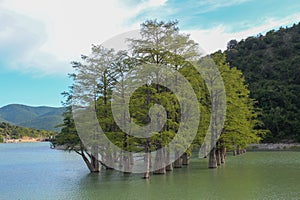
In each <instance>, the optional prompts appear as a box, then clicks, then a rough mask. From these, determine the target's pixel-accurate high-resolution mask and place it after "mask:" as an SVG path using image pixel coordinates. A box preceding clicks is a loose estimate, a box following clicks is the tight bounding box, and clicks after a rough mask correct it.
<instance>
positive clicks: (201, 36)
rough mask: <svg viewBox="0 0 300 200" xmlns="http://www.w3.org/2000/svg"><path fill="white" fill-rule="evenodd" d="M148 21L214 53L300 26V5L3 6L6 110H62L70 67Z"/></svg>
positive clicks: (1, 98)
mask: <svg viewBox="0 0 300 200" xmlns="http://www.w3.org/2000/svg"><path fill="white" fill-rule="evenodd" d="M146 19H158V20H175V19H177V20H178V21H179V27H180V29H181V30H182V31H183V32H187V33H190V34H191V37H192V38H193V39H195V40H196V41H197V42H198V43H199V44H200V46H201V47H202V48H203V49H204V50H205V51H206V52H208V53H211V52H214V51H216V50H218V49H222V50H224V49H225V47H226V43H227V42H228V41H229V40H230V39H238V40H240V39H243V38H246V37H248V36H253V35H257V34H259V33H265V32H266V31H268V30H271V29H277V28H279V27H280V26H283V27H285V26H291V25H292V24H293V23H298V22H299V21H300V2H299V1H298V0H285V1H282V0H263V1H262V0H190V1H180V0H112V1H99V0H87V1H80V0H40V1H37V0H26V1H24V0H0V83H1V85H0V91H1V95H0V107H2V106H4V105H7V104H11V103H22V104H27V105H33V106H38V105H49V106H61V103H60V102H61V101H62V100H63V98H62V96H61V95H60V93H61V92H62V91H64V90H67V89H68V86H69V85H70V84H71V81H70V80H69V79H68V76H67V74H68V73H70V72H71V70H72V69H71V66H70V61H72V60H79V58H80V55H81V54H89V49H90V47H91V44H101V43H103V42H104V41H106V40H108V39H110V38H111V37H112V36H114V35H117V34H120V33H123V32H125V31H129V30H135V29H138V28H139V24H140V23H142V22H143V21H145V20H146Z"/></svg>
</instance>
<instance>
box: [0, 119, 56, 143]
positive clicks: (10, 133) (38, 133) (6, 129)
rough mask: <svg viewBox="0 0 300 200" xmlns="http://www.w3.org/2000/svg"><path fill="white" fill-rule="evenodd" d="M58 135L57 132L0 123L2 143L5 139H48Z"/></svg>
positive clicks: (0, 139)
mask: <svg viewBox="0 0 300 200" xmlns="http://www.w3.org/2000/svg"><path fill="white" fill-rule="evenodd" d="M54 135H56V132H53V131H46V130H38V129H32V128H27V127H20V126H15V125H11V124H8V123H6V122H1V123H0V141H2V142H3V140H4V138H5V139H21V138H22V137H31V138H48V137H50V136H54Z"/></svg>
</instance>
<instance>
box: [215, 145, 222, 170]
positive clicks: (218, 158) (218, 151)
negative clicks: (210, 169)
mask: <svg viewBox="0 0 300 200" xmlns="http://www.w3.org/2000/svg"><path fill="white" fill-rule="evenodd" d="M216 160H217V165H218V166H220V165H221V150H220V149H219V148H217V149H216Z"/></svg>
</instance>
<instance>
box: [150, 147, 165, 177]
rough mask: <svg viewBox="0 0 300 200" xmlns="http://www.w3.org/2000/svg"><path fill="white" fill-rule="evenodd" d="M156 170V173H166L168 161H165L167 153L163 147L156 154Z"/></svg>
mask: <svg viewBox="0 0 300 200" xmlns="http://www.w3.org/2000/svg"><path fill="white" fill-rule="evenodd" d="M155 169H156V170H155V171H154V172H153V173H154V174H165V173H166V163H165V154H164V150H163V149H162V148H159V150H158V151H157V152H156V155H155Z"/></svg>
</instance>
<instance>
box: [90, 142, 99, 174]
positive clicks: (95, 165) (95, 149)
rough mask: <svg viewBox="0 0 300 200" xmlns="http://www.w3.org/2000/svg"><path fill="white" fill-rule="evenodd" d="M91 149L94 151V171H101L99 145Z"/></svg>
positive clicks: (92, 161) (92, 162)
mask: <svg viewBox="0 0 300 200" xmlns="http://www.w3.org/2000/svg"><path fill="white" fill-rule="evenodd" d="M91 151H92V153H91V165H92V166H93V172H99V171H100V165H99V154H98V146H97V145H93V146H92V150H91Z"/></svg>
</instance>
